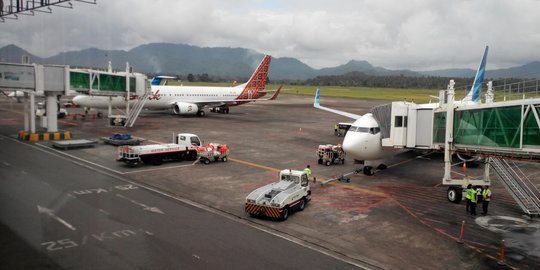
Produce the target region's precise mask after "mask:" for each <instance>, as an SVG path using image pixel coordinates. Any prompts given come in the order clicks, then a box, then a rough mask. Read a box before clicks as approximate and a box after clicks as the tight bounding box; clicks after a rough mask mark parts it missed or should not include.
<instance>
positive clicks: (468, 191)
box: [465, 184, 473, 213]
mask: <svg viewBox="0 0 540 270" xmlns="http://www.w3.org/2000/svg"><path fill="white" fill-rule="evenodd" d="M465 191H466V193H465V199H466V203H467V204H466V206H465V210H466V211H467V213H469V209H471V197H472V192H473V189H472V185H471V184H469V185H468V186H467V189H466V190H465Z"/></svg>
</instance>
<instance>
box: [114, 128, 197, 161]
mask: <svg viewBox="0 0 540 270" xmlns="http://www.w3.org/2000/svg"><path fill="white" fill-rule="evenodd" d="M200 146H201V140H200V139H199V137H198V136H197V135H195V134H190V133H180V134H178V135H177V136H176V137H175V143H166V144H150V145H137V146H132V145H124V146H119V147H118V159H117V161H123V162H125V163H126V164H128V165H130V166H136V165H139V164H141V163H145V164H152V165H161V164H162V163H163V162H165V161H180V160H197V147H200Z"/></svg>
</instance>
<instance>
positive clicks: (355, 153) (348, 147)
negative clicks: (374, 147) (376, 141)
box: [343, 132, 363, 160]
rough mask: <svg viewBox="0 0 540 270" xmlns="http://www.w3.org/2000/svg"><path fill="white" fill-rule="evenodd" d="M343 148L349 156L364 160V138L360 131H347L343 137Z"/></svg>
mask: <svg viewBox="0 0 540 270" xmlns="http://www.w3.org/2000/svg"><path fill="white" fill-rule="evenodd" d="M343 150H344V151H345V153H347V155H348V156H350V157H352V158H354V159H358V160H363V158H362V138H361V136H360V134H359V133H358V132H347V134H346V135H345V138H344V139H343Z"/></svg>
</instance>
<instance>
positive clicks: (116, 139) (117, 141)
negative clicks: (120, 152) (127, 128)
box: [101, 133, 141, 146]
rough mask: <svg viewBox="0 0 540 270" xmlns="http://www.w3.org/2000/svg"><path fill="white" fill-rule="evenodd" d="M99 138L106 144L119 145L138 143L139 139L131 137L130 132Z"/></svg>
mask: <svg viewBox="0 0 540 270" xmlns="http://www.w3.org/2000/svg"><path fill="white" fill-rule="evenodd" d="M101 140H102V141H104V142H105V143H107V144H111V145H115V146H120V145H139V144H141V140H139V139H135V138H132V137H131V134H120V133H116V134H113V135H112V136H111V137H101Z"/></svg>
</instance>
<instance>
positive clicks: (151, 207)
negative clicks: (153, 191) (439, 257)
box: [116, 194, 165, 214]
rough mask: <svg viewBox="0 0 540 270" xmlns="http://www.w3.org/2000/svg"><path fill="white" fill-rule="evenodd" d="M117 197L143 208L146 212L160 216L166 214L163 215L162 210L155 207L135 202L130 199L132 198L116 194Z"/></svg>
mask: <svg viewBox="0 0 540 270" xmlns="http://www.w3.org/2000/svg"><path fill="white" fill-rule="evenodd" d="M116 196H117V197H120V198H122V199H125V200H128V201H130V202H131V203H133V204H136V205H138V206H140V207H142V208H143V210H145V211H150V212H154V213H158V214H165V213H163V211H161V210H160V209H159V208H157V207H154V206H148V205H146V204H144V203H140V202H138V201H135V200H133V199H130V198H128V197H126V196H124V195H121V194H116Z"/></svg>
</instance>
